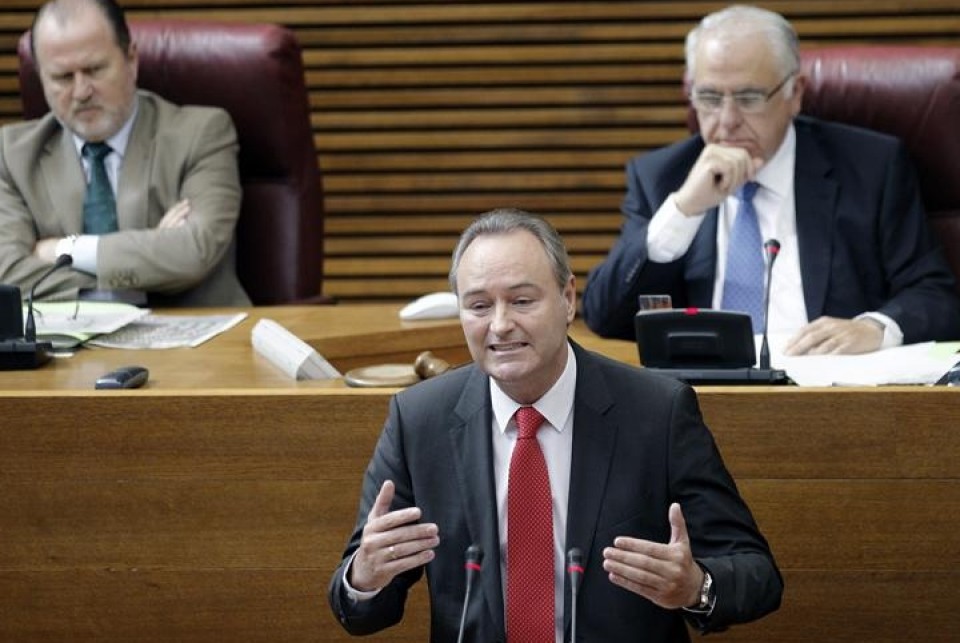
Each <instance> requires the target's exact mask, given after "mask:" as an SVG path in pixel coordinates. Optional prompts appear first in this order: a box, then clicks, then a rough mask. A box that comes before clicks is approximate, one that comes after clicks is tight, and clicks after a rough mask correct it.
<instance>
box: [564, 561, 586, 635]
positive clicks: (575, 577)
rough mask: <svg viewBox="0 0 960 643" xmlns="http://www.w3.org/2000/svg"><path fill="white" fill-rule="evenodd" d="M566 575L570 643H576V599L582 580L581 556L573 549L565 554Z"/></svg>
mask: <svg viewBox="0 0 960 643" xmlns="http://www.w3.org/2000/svg"><path fill="white" fill-rule="evenodd" d="M567 574H569V575H570V643H576V641H577V597H578V596H579V595H580V581H582V580H583V555H582V554H581V553H580V549H579V548H577V547H573V548H571V549H570V551H568V552H567Z"/></svg>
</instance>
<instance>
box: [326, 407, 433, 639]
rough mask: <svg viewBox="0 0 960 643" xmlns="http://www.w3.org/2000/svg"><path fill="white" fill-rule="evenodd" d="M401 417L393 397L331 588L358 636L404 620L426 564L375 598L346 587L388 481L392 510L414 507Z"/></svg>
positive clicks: (334, 603)
mask: <svg viewBox="0 0 960 643" xmlns="http://www.w3.org/2000/svg"><path fill="white" fill-rule="evenodd" d="M399 417H400V413H399V409H398V405H397V400H396V398H393V399H392V400H391V402H390V412H389V415H388V417H387V422H386V425H385V426H384V429H383V432H382V433H381V435H380V439H379V441H378V443H377V447H376V450H375V451H374V455H373V459H372V460H371V461H370V464H369V465H368V466H367V470H366V473H365V474H364V479H363V491H362V496H361V500H360V508H359V510H358V514H357V523H356V526H355V528H354V531H353V534H352V535H351V536H350V541H349V542H348V543H347V547H346V549H345V550H344V552H343V559H342V561H341V563H340V566H339V567H338V568H337V569H336V571H334V573H333V577H332V578H331V580H330V587H329V591H328V599H329V602H330V607H331V609H332V610H333V613H334V615H335V616H336V617H337V619H338V620H339V621H340V623H341V625H343V627H344V629H345V630H347V631H348V632H349V633H350V634H354V635H363V634H372V633H374V632H377V631H379V630H382V629H384V628H386V627H390V626H391V625H394V624H396V623H398V622H400V619H401V618H402V617H403V609H404V605H405V603H406V600H407V593H408V591H409V588H410V586H411V585H413V584H414V583H415V582H416V581H417V580H419V579H420V577H421V576H422V575H423V568H422V567H418V568H416V569H414V570H411V571H409V572H407V573H406V574H401V575H400V576H397V577H396V578H394V579H393V581H392V582H391V583H390V584H389V585H387V586H386V587H384V588H383V589H382V590H381V591H380V593H379V594H377V595H376V596H375V597H374V598H372V599H370V600H367V601H356V602H355V601H352V600H350V599H349V598H348V597H347V594H346V590H345V588H344V586H343V572H344V569H345V567H346V565H347V563H348V561H349V560H350V558H351V557H352V556H353V553H354V552H355V551H356V550H357V548H358V547H359V546H360V538H361V536H362V534H363V527H364V525H365V524H366V521H367V514H368V513H369V512H370V508H371V507H372V506H373V503H374V501H375V500H376V497H377V493H378V492H379V491H380V487H381V486H382V485H383V482H384V480H392V481H393V482H394V484H395V485H396V495H395V496H394V501H393V504H392V505H391V507H390V508H391V510H396V509H402V508H404V507H410V506H413V502H412V491H411V482H410V474H409V471H408V470H407V468H406V465H405V464H404V458H403V451H402V449H403V447H402V441H401V439H400V420H399Z"/></svg>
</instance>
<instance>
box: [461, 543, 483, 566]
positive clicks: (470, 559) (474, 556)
mask: <svg viewBox="0 0 960 643" xmlns="http://www.w3.org/2000/svg"><path fill="white" fill-rule="evenodd" d="M482 562H483V549H482V548H481V547H480V545H470V546H469V547H467V553H466V565H465V566H466V567H467V569H471V568H472V569H480V563H482Z"/></svg>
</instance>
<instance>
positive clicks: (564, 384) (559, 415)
mask: <svg viewBox="0 0 960 643" xmlns="http://www.w3.org/2000/svg"><path fill="white" fill-rule="evenodd" d="M576 387H577V358H576V357H575V356H574V354H573V349H572V348H571V347H570V343H569V342H567V364H566V366H564V368H563V372H562V373H561V374H560V377H559V378H557V381H556V382H554V384H553V386H551V387H550V390H549V391H547V392H546V393H544V394H543V396H542V397H541V398H540V399H539V400H537V401H536V402H534V403H533V407H534V408H535V409H537V410H538V411H540V414H541V415H542V416H543V417H544V418H546V420H547V422H549V423H550V425H551V426H552V427H553V428H554V429H556V430H557V431H563V427H564V426H566V424H567V420H568V419H569V417H570V414H571V413H572V412H573V395H574V391H575V390H576ZM490 401H491V404H492V405H493V417H494V420H495V421H496V423H497V429H499V431H500V432H501V433H504V432H505V431H506V430H507V426H508V425H509V424H510V420H511V419H513V415H514V413H516V412H517V409H518V408H520V407H521V406H524V405H522V404H519V403H518V402H516V401H515V400H513V399H512V398H511V397H510V396H508V395H507V394H506V393H504V392H503V390H501V388H500V387H499V386H498V385H497V383H496V382H495V381H494V379H493V378H492V377H491V378H490Z"/></svg>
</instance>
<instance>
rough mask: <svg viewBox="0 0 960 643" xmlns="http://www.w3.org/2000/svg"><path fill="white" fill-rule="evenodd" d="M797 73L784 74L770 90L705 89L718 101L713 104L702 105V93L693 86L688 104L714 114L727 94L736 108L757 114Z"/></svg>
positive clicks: (719, 108) (703, 111)
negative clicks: (720, 90) (745, 103)
mask: <svg viewBox="0 0 960 643" xmlns="http://www.w3.org/2000/svg"><path fill="white" fill-rule="evenodd" d="M796 75H797V71H796V70H794V71H791V72H790V73H788V74H787V75H786V76H784V77H783V80H781V81H780V82H779V83H777V86H776V87H774V88H773V89H771V90H770V91H766V92H765V91H764V90H762V89H741V90H738V91H735V92H718V91H715V90H706V92H708V95H710V96H717V97H718V102H717V104H716V105H714V106H710V105H703V104H702V103H701V102H700V101H701V99H702V96H703V94H702V93H699V92H698V90H697V88H696V87H694V88H692V89H691V90H690V93H689V96H688V97H689V99H690V104H691V105H693V108H694V109H695V110H697V111H698V112H702V113H704V114H714V113H716V112H718V111H720V110H721V109H722V108H723V103H724V100H725V99H726V98H727V97H728V96H729V97H730V99H731V100H732V101H733V104H734V105H735V106H736V107H737V110H738V111H740V112H743V113H744V114H759V113H760V112H762V111H763V110H764V108H765V107H766V106H767V104H768V103H769V102H770V99H771V98H773V97H774V96H776V95H777V92H779V91H780V90H781V89H783V88H784V87H786V85H787V81H789V80H790V79H791V78H793V77H794V76H796ZM744 100H746V101H748V104H747V105H744V104H743V101H744Z"/></svg>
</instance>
